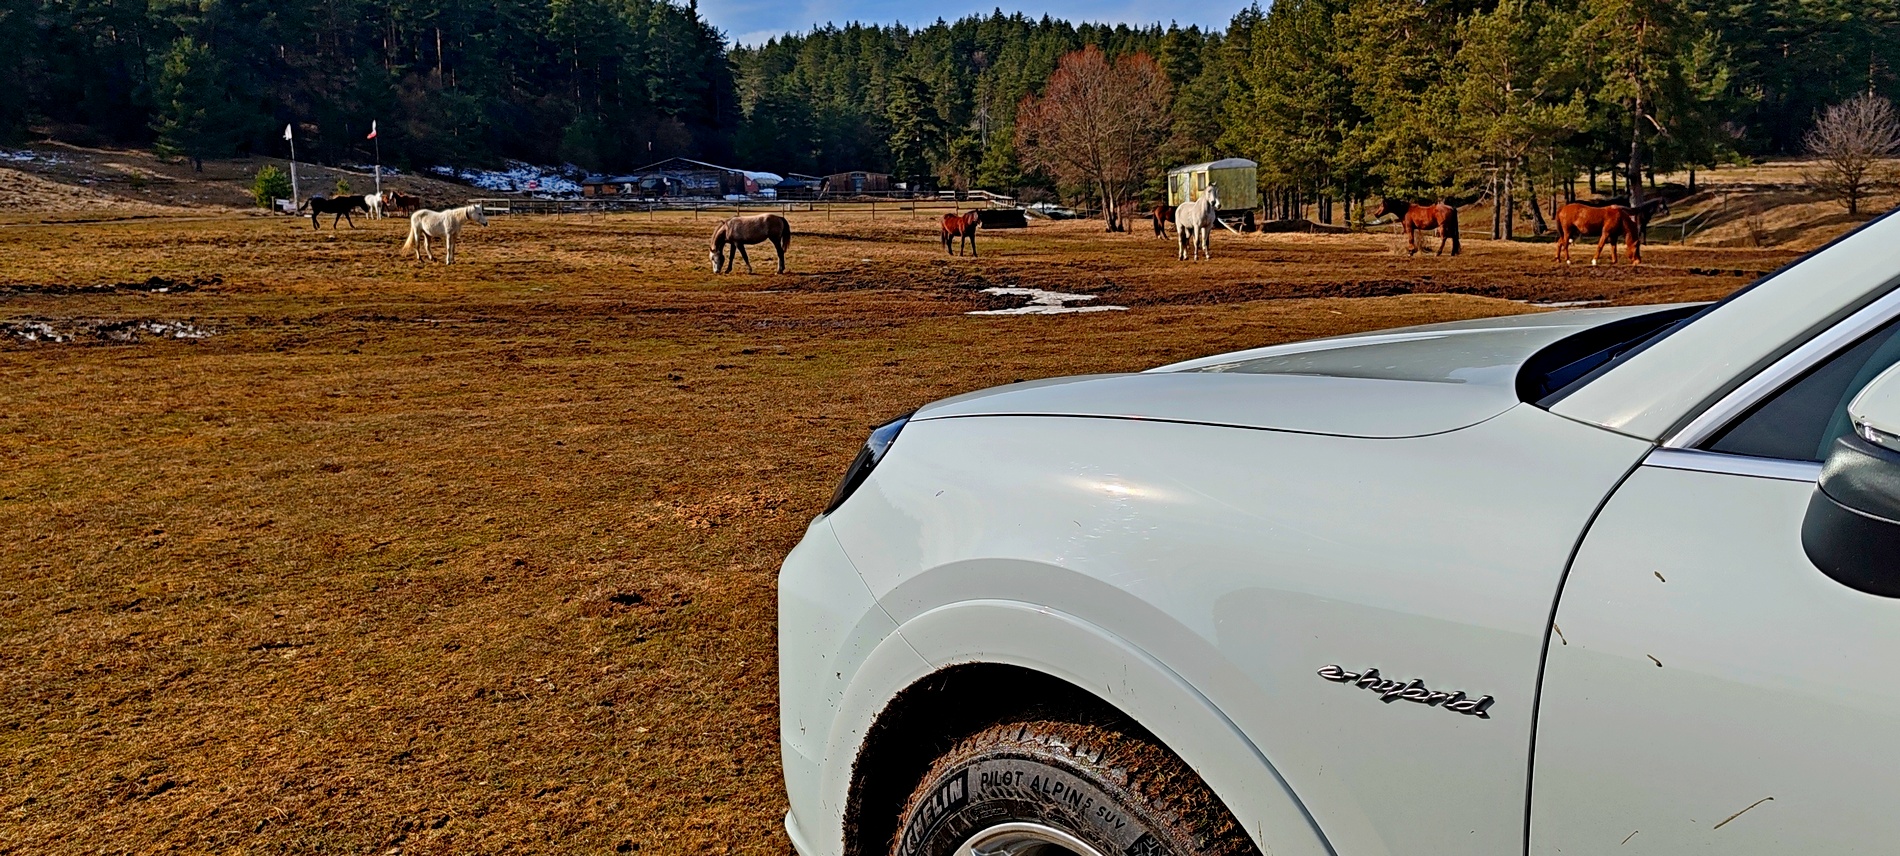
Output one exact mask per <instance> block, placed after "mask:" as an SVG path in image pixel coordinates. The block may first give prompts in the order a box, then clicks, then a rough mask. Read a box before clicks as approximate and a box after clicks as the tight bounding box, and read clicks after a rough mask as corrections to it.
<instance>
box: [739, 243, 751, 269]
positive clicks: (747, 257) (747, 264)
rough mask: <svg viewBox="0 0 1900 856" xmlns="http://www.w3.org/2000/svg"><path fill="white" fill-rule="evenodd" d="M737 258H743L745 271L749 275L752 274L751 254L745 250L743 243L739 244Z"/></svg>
mask: <svg viewBox="0 0 1900 856" xmlns="http://www.w3.org/2000/svg"><path fill="white" fill-rule="evenodd" d="M739 258H742V259H745V272H746V274H747V275H748V276H750V275H751V274H752V254H751V253H748V252H746V251H745V244H740V245H739Z"/></svg>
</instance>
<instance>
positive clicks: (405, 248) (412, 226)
mask: <svg viewBox="0 0 1900 856" xmlns="http://www.w3.org/2000/svg"><path fill="white" fill-rule="evenodd" d="M415 245H416V218H414V217H410V218H409V240H407V241H404V242H402V249H400V250H397V252H400V253H406V252H409V248H410V247H413V246H415Z"/></svg>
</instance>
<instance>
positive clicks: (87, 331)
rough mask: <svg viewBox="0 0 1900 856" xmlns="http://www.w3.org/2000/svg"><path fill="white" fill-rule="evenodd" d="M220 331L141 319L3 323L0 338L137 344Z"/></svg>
mask: <svg viewBox="0 0 1900 856" xmlns="http://www.w3.org/2000/svg"><path fill="white" fill-rule="evenodd" d="M216 334H217V331H216V330H212V329H210V328H207V327H200V326H198V325H196V324H192V323H190V322H187V321H166V320H162V319H158V318H140V319H137V320H132V321H106V320H102V319H97V318H91V319H66V320H58V321H47V320H39V319H28V320H24V321H0V337H6V338H10V339H15V340H17V341H21V342H28V343H41V342H48V343H52V344H66V343H68V342H75V341H78V340H81V339H95V340H98V341H102V342H137V341H140V340H142V339H145V338H147V337H150V338H158V339H208V338H211V337H212V336H214V335H216Z"/></svg>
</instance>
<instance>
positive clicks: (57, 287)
mask: <svg viewBox="0 0 1900 856" xmlns="http://www.w3.org/2000/svg"><path fill="white" fill-rule="evenodd" d="M223 283H224V278H223V277H221V276H217V275H215V274H214V275H212V276H194V277H192V278H190V279H172V278H171V277H165V276H153V277H147V278H146V279H145V280H143V281H139V282H100V283H92V284H89V285H71V284H48V285H37V284H30V283H0V294H120V293H125V292H138V293H143V294H187V293H190V292H193V291H197V290H198V289H201V288H209V287H211V286H214V285H222V284H223Z"/></svg>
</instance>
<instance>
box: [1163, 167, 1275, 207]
mask: <svg viewBox="0 0 1900 856" xmlns="http://www.w3.org/2000/svg"><path fill="white" fill-rule="evenodd" d="M1209 187H1213V188H1214V190H1215V192H1216V193H1218V194H1219V195H1220V209H1221V212H1222V213H1223V214H1224V213H1227V212H1241V211H1252V210H1254V209H1256V208H1259V207H1260V165H1259V164H1257V163H1254V162H1253V161H1250V160H1248V159H1246V158H1226V159H1223V160H1217V161H1209V162H1207V163H1196V164H1188V165H1187V166H1177V167H1175V168H1174V169H1171V170H1168V204H1169V205H1180V204H1181V203H1184V202H1192V201H1194V200H1196V199H1199V198H1201V191H1203V190H1206V189H1207V188H1209Z"/></svg>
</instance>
